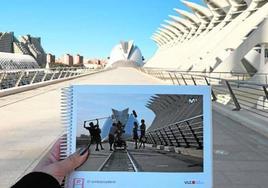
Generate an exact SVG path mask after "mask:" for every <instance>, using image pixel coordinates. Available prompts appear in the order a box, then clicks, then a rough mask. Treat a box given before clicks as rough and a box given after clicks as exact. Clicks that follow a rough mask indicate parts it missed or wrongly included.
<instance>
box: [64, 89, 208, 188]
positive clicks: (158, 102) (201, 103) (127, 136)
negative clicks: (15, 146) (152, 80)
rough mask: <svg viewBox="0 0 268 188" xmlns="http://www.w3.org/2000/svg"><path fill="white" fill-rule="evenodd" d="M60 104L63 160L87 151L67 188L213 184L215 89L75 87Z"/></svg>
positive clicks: (198, 187)
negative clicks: (87, 153)
mask: <svg viewBox="0 0 268 188" xmlns="http://www.w3.org/2000/svg"><path fill="white" fill-rule="evenodd" d="M62 108H63V110H62V118H63V122H64V126H65V129H66V137H65V139H64V140H63V142H62V145H61V158H62V159H64V158H66V157H68V156H69V155H71V154H72V153H74V152H75V151H77V149H79V148H85V147H88V148H89V149H90V155H89V157H88V159H87V160H86V161H85V163H84V164H83V165H82V166H80V167H79V168H77V169H76V170H75V171H74V172H72V173H71V174H70V175H69V176H68V177H67V178H66V181H65V187H70V188H87V187H89V188H107V187H109V188H118V187H127V188H137V187H139V188H148V187H157V188H166V187H178V188H188V187H196V188H210V187H212V126H211V90H210V87H207V86H147V85H143V86H142V85H140V86H135V85H133V86H124V85H120V86H119V85H116V86H112V85H109V86H108V85H74V86H71V87H68V88H65V89H63V91H62Z"/></svg>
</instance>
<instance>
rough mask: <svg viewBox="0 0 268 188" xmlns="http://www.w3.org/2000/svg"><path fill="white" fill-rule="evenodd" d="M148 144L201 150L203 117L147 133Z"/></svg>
mask: <svg viewBox="0 0 268 188" xmlns="http://www.w3.org/2000/svg"><path fill="white" fill-rule="evenodd" d="M146 139H147V143H148V144H153V145H163V146H174V147H184V148H196V149H203V115H199V116H196V117H193V118H189V119H186V120H183V121H179V122H176V123H172V124H169V125H166V126H163V127H161V128H158V129H154V130H152V131H147V133H146Z"/></svg>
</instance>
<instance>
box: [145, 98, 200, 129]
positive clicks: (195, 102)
mask: <svg viewBox="0 0 268 188" xmlns="http://www.w3.org/2000/svg"><path fill="white" fill-rule="evenodd" d="M146 107H147V108H149V109H150V110H152V111H153V112H154V114H155V118H154V120H153V122H152V125H151V126H150V127H149V129H148V130H149V131H150V130H154V129H158V128H161V127H163V124H165V125H169V124H173V123H176V122H180V121H182V120H185V119H189V118H192V117H197V116H199V115H203V98H202V96H198V95H156V96H153V97H152V98H151V99H150V101H149V102H148V104H147V105H146Z"/></svg>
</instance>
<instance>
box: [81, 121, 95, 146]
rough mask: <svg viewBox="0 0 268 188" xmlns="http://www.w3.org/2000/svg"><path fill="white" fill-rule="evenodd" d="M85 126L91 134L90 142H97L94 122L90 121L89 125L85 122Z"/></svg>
mask: <svg viewBox="0 0 268 188" xmlns="http://www.w3.org/2000/svg"><path fill="white" fill-rule="evenodd" d="M84 128H85V129H86V130H88V132H89V135H90V143H91V144H93V143H94V142H95V130H94V129H95V128H94V123H93V122H90V123H89V127H87V126H86V124H84Z"/></svg>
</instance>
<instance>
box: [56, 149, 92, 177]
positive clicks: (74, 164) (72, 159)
mask: <svg viewBox="0 0 268 188" xmlns="http://www.w3.org/2000/svg"><path fill="white" fill-rule="evenodd" d="M88 155H89V151H88V150H87V151H86V152H84V154H83V155H80V154H79V153H78V152H77V153H75V154H73V155H71V156H69V157H68V158H67V159H65V160H63V161H60V162H58V165H59V166H60V168H62V170H63V171H64V172H65V173H66V175H67V174H69V173H70V172H72V171H73V170H74V169H76V168H78V167H79V166H81V165H82V164H83V163H84V162H85V161H86V160H87V158H88Z"/></svg>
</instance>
